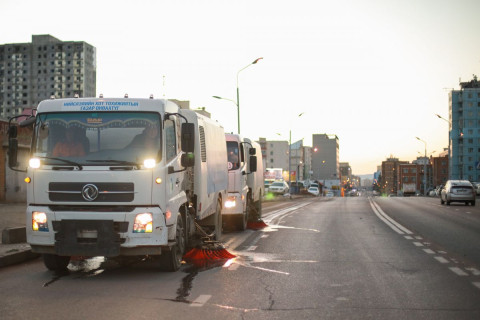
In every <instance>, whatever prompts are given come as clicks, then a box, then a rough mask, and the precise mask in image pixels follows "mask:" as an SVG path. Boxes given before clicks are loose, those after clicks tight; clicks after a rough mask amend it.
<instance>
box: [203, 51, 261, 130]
mask: <svg viewBox="0 0 480 320" xmlns="http://www.w3.org/2000/svg"><path fill="white" fill-rule="evenodd" d="M261 59H263V58H257V59H255V60H254V61H253V62H251V63H249V64H248V65H247V66H245V67H243V68H242V69H240V70H238V72H237V101H235V100H232V99H228V98H222V97H219V96H212V97H213V98H215V99H221V100H228V101H231V102H233V103H235V105H236V106H237V133H238V134H240V89H239V86H238V75H239V74H240V71H243V70H245V69H247V68H248V67H250V66H251V65H252V64H256V63H257V62H258V61H260V60H261Z"/></svg>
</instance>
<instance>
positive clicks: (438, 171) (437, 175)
mask: <svg viewBox="0 0 480 320" xmlns="http://www.w3.org/2000/svg"><path fill="white" fill-rule="evenodd" d="M431 162H432V166H433V174H432V175H433V179H432V186H433V187H438V186H440V185H442V184H445V182H447V180H448V153H443V154H440V156H438V157H433V158H431Z"/></svg>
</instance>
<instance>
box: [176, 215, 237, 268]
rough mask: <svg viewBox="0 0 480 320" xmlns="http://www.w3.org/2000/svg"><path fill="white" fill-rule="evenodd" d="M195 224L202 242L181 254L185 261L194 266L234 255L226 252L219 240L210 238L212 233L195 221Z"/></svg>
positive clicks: (233, 256) (219, 260)
mask: <svg viewBox="0 0 480 320" xmlns="http://www.w3.org/2000/svg"><path fill="white" fill-rule="evenodd" d="M195 226H196V229H197V231H198V232H199V233H200V234H201V235H203V238H202V243H201V244H199V245H197V246H196V247H195V248H193V249H191V250H190V251H188V252H187V253H186V254H185V255H184V256H183V260H184V261H185V262H187V263H192V264H194V265H196V266H205V265H209V264H210V262H212V261H214V262H215V263H218V262H222V261H225V260H228V259H232V258H235V257H236V256H235V255H233V254H231V253H230V252H228V251H227V249H225V247H224V246H223V245H222V244H221V243H220V242H218V241H214V240H211V239H212V238H213V234H207V233H206V232H205V230H203V228H202V227H201V226H200V225H198V224H197V223H196V222H195Z"/></svg>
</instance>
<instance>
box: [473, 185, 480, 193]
mask: <svg viewBox="0 0 480 320" xmlns="http://www.w3.org/2000/svg"><path fill="white" fill-rule="evenodd" d="M472 185H473V188H474V189H475V192H476V194H477V196H478V195H480V182H472Z"/></svg>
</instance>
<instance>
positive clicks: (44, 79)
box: [0, 34, 97, 118]
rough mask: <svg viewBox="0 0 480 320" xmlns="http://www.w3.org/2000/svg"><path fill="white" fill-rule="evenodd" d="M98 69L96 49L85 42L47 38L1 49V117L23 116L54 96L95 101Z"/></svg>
mask: <svg viewBox="0 0 480 320" xmlns="http://www.w3.org/2000/svg"><path fill="white" fill-rule="evenodd" d="M96 68H97V67H96V49H95V47H93V46H92V45H90V44H88V43H86V42H83V41H61V40H59V39H57V38H55V37H53V36H51V35H48V34H47V35H33V36H32V42H31V43H10V44H3V45H0V117H2V118H8V117H10V116H15V115H19V114H22V112H23V111H24V109H31V108H34V107H36V106H37V105H38V103H39V102H40V101H42V100H45V99H49V98H50V97H51V96H55V97H56V98H71V97H74V96H75V95H78V96H79V97H94V96H95V95H96Z"/></svg>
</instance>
